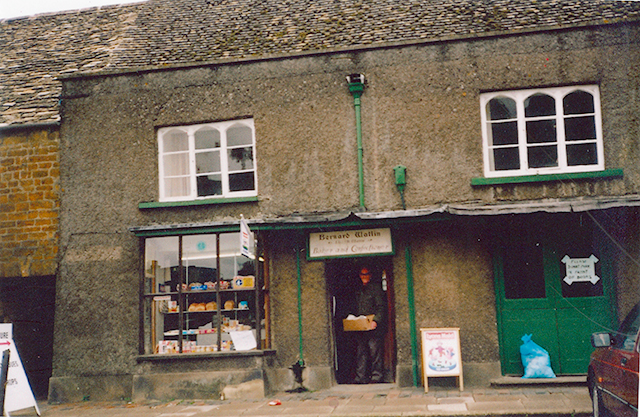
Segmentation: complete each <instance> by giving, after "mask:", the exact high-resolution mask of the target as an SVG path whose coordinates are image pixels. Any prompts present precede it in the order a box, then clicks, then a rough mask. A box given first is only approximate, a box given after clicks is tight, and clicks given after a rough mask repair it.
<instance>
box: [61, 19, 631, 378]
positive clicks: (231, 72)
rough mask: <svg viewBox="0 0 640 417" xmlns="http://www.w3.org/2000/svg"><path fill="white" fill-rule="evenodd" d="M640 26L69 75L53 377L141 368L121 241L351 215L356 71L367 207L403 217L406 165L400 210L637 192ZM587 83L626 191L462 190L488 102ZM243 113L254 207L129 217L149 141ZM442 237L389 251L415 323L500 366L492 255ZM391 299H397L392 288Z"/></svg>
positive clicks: (318, 308)
mask: <svg viewBox="0 0 640 417" xmlns="http://www.w3.org/2000/svg"><path fill="white" fill-rule="evenodd" d="M638 29H639V28H638V27H637V26H630V25H627V26H608V27H602V28H597V29H593V30H589V29H584V30H582V29H576V30H573V31H564V32H559V31H558V32H549V33H546V32H539V33H533V34H529V35H519V36H513V37H503V38H481V39H475V40H468V41H451V42H438V43H429V44H424V45H405V46H398V47H394V48H387V49H371V50H361V51H355V52H341V53H326V54H319V55H309V56H301V57H296V58H288V59H285V58H282V59H273V60H265V61H259V60H258V61H247V62H242V63H228V64H220V65H211V66H202V67H191V68H184V69H166V70H162V71H155V72H154V71H140V72H138V73H123V74H113V75H109V76H95V77H87V78H79V77H74V78H69V79H66V80H65V81H64V88H63V96H62V111H63V123H62V129H61V137H62V142H61V152H62V156H61V176H62V180H61V181H62V186H63V188H64V189H65V193H64V194H63V196H62V207H61V212H60V216H61V230H62V232H61V240H60V243H61V248H63V249H62V251H61V267H60V273H59V286H58V300H57V304H58V305H57V312H56V357H55V362H54V366H55V368H54V375H56V376H59V377H61V376H77V375H85V376H88V377H90V376H98V375H103V376H106V377H113V376H116V375H119V374H132V373H135V372H137V370H136V366H137V365H136V359H135V358H136V354H137V337H138V279H139V272H138V268H139V265H140V257H141V256H142V254H141V253H140V251H139V249H138V242H137V239H136V238H135V237H134V236H133V235H132V234H131V233H130V232H129V228H130V227H132V226H140V225H152V224H173V223H178V224H181V223H196V222H208V221H212V220H223V219H238V218H239V216H240V213H242V214H244V216H245V217H246V218H250V219H255V218H265V217H276V216H280V215H289V214H291V213H294V212H301V213H309V212H326V211H346V210H350V209H353V208H355V207H357V206H358V194H357V190H358V184H357V181H358V179H357V165H356V153H357V149H356V139H355V118H354V110H353V98H352V97H351V96H350V94H349V92H348V90H347V86H346V83H345V80H344V77H345V75H347V74H350V73H363V74H365V75H366V77H367V80H368V81H367V87H366V89H365V92H364V95H363V96H362V121H363V142H364V166H365V197H366V208H367V210H369V211H384V210H392V209H395V210H398V209H400V207H401V205H400V198H399V196H398V194H397V191H396V188H395V185H394V182H393V175H392V172H393V171H392V168H393V167H394V166H396V165H398V164H402V165H405V166H407V169H408V170H407V172H408V185H407V190H406V202H407V207H408V208H409V209H415V208H420V207H426V206H429V205H434V204H440V203H445V202H484V203H491V202H496V201H505V200H524V199H538V198H561V197H578V196H592V195H624V194H629V193H637V192H639V191H640V167H639V166H638V164H637V163H636V161H637V160H638V158H639V157H640V149H639V147H638V141H637V138H638V133H639V126H638V124H639V121H638V118H637V117H635V115H636V114H637V113H638V110H640V108H639V106H640V104H639V102H638V99H637V97H638V95H637V92H638V87H639V84H640V83H639V74H638V73H637V71H635V66H636V65H635V64H636V63H637V62H639V58H640V56H639V55H640V54H639V49H638V41H639V39H638V34H639V30H638ZM592 83H595V84H598V85H599V86H600V94H601V102H602V120H603V131H604V143H605V158H606V165H607V168H622V169H624V178H623V179H615V180H581V181H579V182H572V183H547V184H530V185H504V186H495V187H477V188H473V187H472V186H471V185H470V181H471V178H474V177H482V175H483V165H482V141H481V124H480V111H479V99H478V96H479V94H480V93H481V92H483V91H490V90H500V89H520V88H529V87H539V86H545V87H546V86H559V85H567V84H592ZM248 116H249V117H253V118H254V121H255V131H256V141H257V144H256V147H257V152H256V160H257V168H258V194H259V201H258V202H256V203H242V204H223V205H209V206H199V207H183V208H163V209H150V210H140V209H139V208H138V204H139V203H140V202H147V201H157V199H158V162H157V157H158V156H157V138H156V129H157V128H158V127H161V126H168V125H181V124H194V123H199V122H205V121H218V120H227V119H234V118H241V117H248ZM439 227H441V228H444V229H438V228H436V229H427V228H425V229H424V230H420V231H418V232H417V234H416V235H415V236H413V237H407V238H406V239H407V240H406V241H405V240H404V239H402V240H401V241H400V243H399V246H398V247H399V251H400V250H402V247H403V245H406V244H407V242H409V244H411V246H412V248H413V250H414V251H415V252H416V253H418V252H419V253H421V254H420V255H419V256H418V257H416V259H414V261H415V263H416V270H417V273H416V276H417V277H418V284H419V285H417V294H416V298H421V297H422V299H423V300H424V302H423V304H421V305H420V308H419V309H418V312H417V323H418V325H419V326H423V325H424V326H428V327H433V326H440V325H454V324H455V325H456V326H461V327H464V328H465V331H467V332H469V333H470V334H473V335H474V336H476V337H474V338H473V339H469V341H467V342H464V343H465V346H463V349H464V353H463V356H464V357H463V359H465V360H469V361H475V362H479V363H482V362H487V363H489V362H495V361H496V360H497V355H498V354H497V335H496V330H495V310H494V309H495V308H494V305H495V302H494V300H493V283H492V278H491V277H492V269H491V262H490V257H489V254H488V250H487V248H486V247H485V244H484V243H483V241H482V238H481V237H480V236H477V233H478V232H476V231H469V230H466V229H465V230H457V229H455V227H452V228H450V229H448V228H447V227H446V226H439ZM447 238H449V239H447ZM478 239H480V240H479V241H478ZM285 249H286V247H285V248H280V249H279V250H280V252H278V251H276V253H277V254H278V256H279V257H280V260H279V262H278V263H277V264H274V265H273V268H274V271H272V283H273V284H272V285H273V310H272V320H273V321H274V326H275V327H274V333H273V340H274V347H276V349H277V350H278V353H277V358H276V362H277V363H278V365H279V366H289V365H291V363H292V361H293V360H295V359H296V356H297V347H298V346H297V326H295V325H294V320H293V315H294V313H295V311H296V310H295V298H293V297H294V292H295V272H296V271H295V270H294V269H293V268H294V267H295V256H294V253H292V252H286V250H285ZM399 253H401V252H399ZM469 260H472V262H471V263H468V261H469ZM395 262H396V263H397V265H396V266H395V267H396V270H395V271H394V275H395V276H396V277H402V276H403V275H404V274H403V270H404V266H403V265H402V262H403V261H402V258H401V255H399V256H397V257H396V260H395ZM434 265H435V268H434ZM322 273H323V272H322V264H321V263H315V264H306V263H305V264H304V265H303V281H304V284H305V293H304V294H303V299H304V302H305V304H304V311H303V312H304V314H305V317H306V319H305V320H306V321H305V329H308V330H305V338H306V339H305V343H307V345H308V346H309V347H310V348H309V351H310V352H313V353H310V356H309V362H311V363H313V364H315V365H316V366H318V367H324V366H329V365H330V356H329V355H330V352H329V350H328V344H329V342H328V341H327V340H324V339H323V338H325V337H328V333H329V332H328V329H327V328H326V323H321V325H320V326H319V327H312V328H309V327H310V326H311V324H309V320H311V319H312V317H311V316H318V317H320V321H322V320H324V317H327V312H326V298H324V297H326V292H325V290H324V288H323V285H324V282H323V281H322V279H321V277H322ZM396 288H398V289H401V288H402V281H401V279H398V283H397V285H396ZM396 299H397V300H399V301H398V313H397V317H398V318H399V319H398V330H397V335H398V358H399V362H403V363H406V362H407V360H408V358H409V356H408V355H410V353H408V350H407V349H408V344H407V343H408V342H407V339H406V338H407V337H408V336H407V333H408V327H407V324H406V323H403V322H401V320H406V319H405V317H406V306H405V305H402V304H403V303H404V302H405V301H401V300H406V293H404V294H403V293H402V290H398V291H397V294H396ZM310 300H312V302H311V301H310ZM279 303H281V304H279ZM463 304H466V305H463ZM468 306H472V307H475V308H476V309H477V311H473V309H470V308H468ZM403 309H405V310H403ZM442 310H444V311H448V312H450V313H451V314H450V316H449V317H450V318H445V316H443V315H442V314H441V311H442ZM436 311H437V312H438V313H437V314H436ZM97 335H99V337H96V336H97ZM316 348H317V352H316V351H314V349H316ZM105 359H106V360H105ZM305 359H306V358H305Z"/></svg>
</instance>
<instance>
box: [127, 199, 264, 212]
mask: <svg viewBox="0 0 640 417" xmlns="http://www.w3.org/2000/svg"><path fill="white" fill-rule="evenodd" d="M256 201H258V197H236V198H205V199H202V200H189V201H146V202H142V203H139V204H138V208H139V209H140V210H143V209H155V208H168V207H190V206H206V205H210V204H232V203H251V202H256Z"/></svg>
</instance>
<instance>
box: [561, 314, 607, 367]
mask: <svg viewBox="0 0 640 417" xmlns="http://www.w3.org/2000/svg"><path fill="white" fill-rule="evenodd" d="M602 304H604V302H601V303H600V306H602ZM612 320H613V317H612V314H611V310H610V309H608V308H604V309H603V308H593V307H592V308H579V309H558V310H557V323H558V345H559V346H561V347H562V349H561V350H560V364H561V367H560V368H558V370H557V371H556V372H557V373H561V374H585V373H587V367H588V366H589V357H590V356H591V352H593V347H592V346H591V342H590V340H591V334H592V333H595V332H601V331H605V330H608V329H609V326H610V323H611V322H612ZM554 371H555V368H554Z"/></svg>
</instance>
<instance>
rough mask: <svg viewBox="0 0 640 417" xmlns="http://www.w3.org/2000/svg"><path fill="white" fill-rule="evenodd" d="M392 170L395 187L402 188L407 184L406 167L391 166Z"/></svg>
mask: <svg viewBox="0 0 640 417" xmlns="http://www.w3.org/2000/svg"><path fill="white" fill-rule="evenodd" d="M393 172H394V173H395V176H396V187H398V188H399V189H404V187H405V185H407V167H404V166H402V165H398V166H396V167H394V168H393Z"/></svg>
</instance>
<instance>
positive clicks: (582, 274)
mask: <svg viewBox="0 0 640 417" xmlns="http://www.w3.org/2000/svg"><path fill="white" fill-rule="evenodd" d="M596 262H598V258H596V257H595V255H591V256H590V257H588V258H573V259H572V258H569V255H565V256H564V258H562V263H564V265H565V268H566V270H567V276H566V277H564V279H563V281H564V282H566V283H567V284H568V285H571V284H573V283H574V282H590V283H591V284H593V285H595V284H596V283H597V282H598V281H600V277H599V276H597V275H596Z"/></svg>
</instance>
